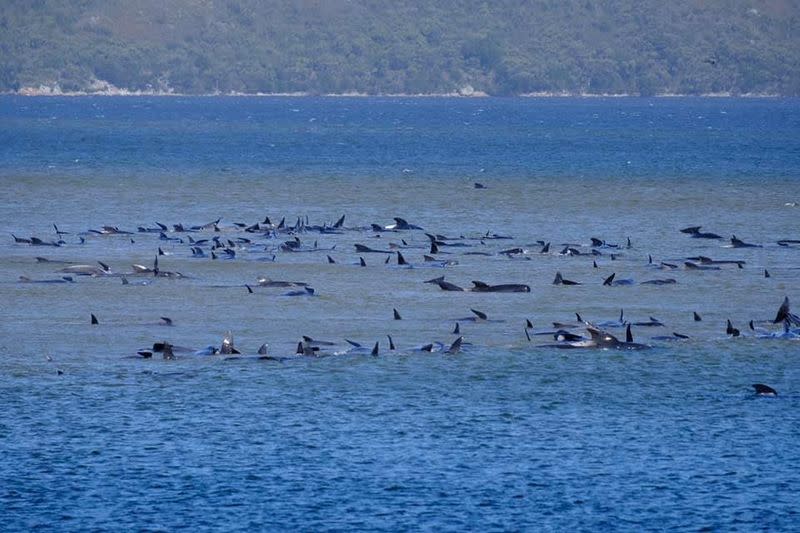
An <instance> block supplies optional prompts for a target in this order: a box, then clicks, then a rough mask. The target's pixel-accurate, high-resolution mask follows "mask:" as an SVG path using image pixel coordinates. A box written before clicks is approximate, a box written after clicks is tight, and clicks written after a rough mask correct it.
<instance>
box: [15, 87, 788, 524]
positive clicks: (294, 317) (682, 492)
mask: <svg viewBox="0 0 800 533" xmlns="http://www.w3.org/2000/svg"><path fill="white" fill-rule="evenodd" d="M0 120H2V122H3V124H4V127H3V128H2V132H0V202H2V204H3V205H2V210H0V227H2V228H5V230H6V232H7V233H11V232H13V233H15V234H16V235H18V236H25V237H28V236H30V235H36V236H39V237H41V238H44V239H52V238H55V234H54V232H53V229H52V226H51V224H52V223H56V224H58V226H59V228H60V229H62V230H65V231H69V232H70V235H66V236H64V240H65V241H66V244H65V245H64V246H61V247H58V248H52V247H32V246H28V245H20V244H14V243H13V240H12V239H11V237H10V236H9V237H8V238H7V239H5V240H3V241H2V242H0V250H1V251H2V255H1V256H0V291H2V295H3V300H4V302H5V305H4V306H3V311H2V316H0V369H2V372H0V391H2V398H3V399H4V400H5V403H6V406H5V409H3V410H2V411H0V451H1V452H2V457H3V459H2V461H0V509H2V515H3V516H4V517H5V519H6V520H5V522H6V527H7V528H8V529H11V530H21V529H30V528H32V527H41V528H44V529H56V530H64V529H92V528H98V529H100V528H102V529H111V528H114V529H117V528H119V529H123V528H125V529H128V528H142V529H164V530H174V529H182V528H192V529H220V528H225V529H241V530H244V529H253V528H261V529H265V528H269V529H285V530H290V529H298V528H302V529H315V530H317V529H321V530H323V529H324V530H330V529H354V528H358V529H409V528H415V529H416V528H420V529H429V530H455V529H457V530H463V529H467V528H469V529H545V530H564V529H583V530H596V529H600V528H607V529H627V530H641V529H666V528H674V529H679V530H684V529H691V530H697V529H701V528H709V529H711V530H735V529H739V530H752V529H753V528H763V529H775V530H783V529H792V528H793V527H794V524H795V522H796V521H797V517H796V514H797V511H796V506H795V505H794V498H793V494H796V493H797V492H798V489H800V486H799V483H798V480H797V477H796V476H795V475H794V474H793V471H792V470H793V469H792V466H793V465H795V464H797V462H798V459H800V454H799V453H798V452H797V446H796V443H797V442H798V432H799V431H800V430H799V429H798V428H800V425H798V423H797V421H798V416H797V414H796V413H797V412H798V410H797V407H798V403H800V395H798V393H797V392H796V391H797V390H798V388H799V386H798V383H800V381H799V380H798V377H800V376H799V375H798V370H797V365H796V361H797V358H798V356H800V342H797V341H787V340H765V339H756V338H753V337H752V336H747V337H745V338H737V339H732V338H729V337H728V336H727V335H726V334H725V321H726V320H727V319H728V318H730V319H731V320H732V321H733V323H734V324H735V325H736V326H737V327H739V328H740V329H741V330H742V331H743V332H744V333H745V335H749V332H748V331H747V329H748V328H747V322H748V321H749V320H751V319H755V320H761V319H770V318H772V317H774V313H775V311H776V309H777V307H778V305H779V304H780V302H781V301H782V299H783V297H784V296H789V298H790V299H792V301H797V300H798V297H800V294H798V290H797V283H796V277H797V274H798V254H800V249H798V248H796V247H795V248H785V247H780V246H778V245H777V244H776V241H777V240H778V239H800V227H799V226H798V224H797V217H798V213H800V211H798V209H800V208H797V207H791V206H787V205H785V204H787V203H790V202H795V201H798V200H800V187H798V169H799V168H800V135H798V133H800V131H799V130H800V105H798V101H796V100H753V101H750V100H727V99H720V100H716V99H714V100H702V99H655V100H648V99H624V100H616V99H614V100H545V101H541V100H516V99H514V100H504V99H486V100H451V99H405V100H404V99H399V100H395V99H291V98H288V99H229V98H224V99H203V98H188V99H183V98H160V99H159V98H154V99H148V98H133V99H125V98H70V99H59V98H53V99H21V98H11V97H0ZM475 181H479V182H482V183H484V184H486V186H487V188H486V189H484V190H476V189H474V188H473V187H472V183H473V182H475ZM342 214H345V215H346V226H349V227H362V226H368V225H369V224H371V223H378V224H381V225H387V224H390V223H392V217H394V216H401V217H404V218H406V219H408V220H409V221H410V222H412V223H414V224H418V225H420V226H422V227H424V228H425V229H426V230H428V231H431V232H433V233H439V234H444V235H448V236H459V235H465V236H467V237H479V236H481V235H484V234H486V232H487V231H488V232H493V233H498V234H507V235H510V236H513V240H486V241H484V243H483V244H481V243H480V241H479V240H477V239H476V240H471V241H467V242H468V243H469V244H472V245H473V246H472V247H471V248H452V249H447V250H444V251H446V252H450V254H448V255H444V254H443V255H442V256H441V257H445V258H448V259H453V260H456V261H458V265H455V266H451V267H447V268H445V269H437V268H428V267H425V266H424V264H423V259H422V255H423V254H424V253H426V252H427V241H428V239H427V238H426V237H425V236H424V234H423V232H421V231H408V232H401V233H382V234H381V237H379V238H376V237H375V236H374V235H375V234H374V233H373V232H371V231H356V230H352V231H348V232H346V233H345V234H344V235H319V234H314V233H303V234H300V235H299V237H300V238H301V239H302V240H303V242H304V243H305V244H307V245H309V246H311V245H313V243H314V241H315V240H316V241H317V244H318V247H319V248H320V249H324V248H331V247H334V246H335V249H333V250H326V251H316V252H310V253H287V252H280V251H273V250H275V249H276V247H277V246H279V244H280V243H281V242H283V241H284V240H286V239H288V238H290V237H287V236H281V237H280V238H277V239H266V238H262V237H261V236H260V235H259V234H244V233H242V232H241V231H236V230H235V229H234V226H233V223H234V222H244V223H247V224H252V223H254V222H257V221H261V220H263V218H264V216H269V217H270V218H271V219H272V220H273V221H277V220H279V219H280V218H281V217H283V216H286V217H287V222H288V223H289V224H290V225H292V224H294V222H295V220H296V219H297V217H305V216H308V218H309V221H310V222H311V223H312V224H320V223H323V222H329V223H332V222H334V221H335V220H336V219H338V218H339V216H341V215H342ZM218 217H222V221H221V223H220V226H221V229H222V232H220V233H219V235H222V236H223V238H233V237H235V236H240V235H246V236H247V237H249V238H252V239H253V241H254V246H253V249H252V250H251V251H240V252H239V254H238V257H237V259H236V260H233V261H223V260H218V261H212V260H210V259H207V258H206V259H194V258H192V257H191V255H190V253H189V251H188V246H187V245H185V244H184V245H179V244H174V243H166V242H163V241H159V240H158V237H157V235H155V234H138V233H137V234H134V235H132V236H96V235H85V239H86V243H85V244H78V234H79V233H81V232H85V231H86V230H88V229H90V228H94V229H97V228H99V227H100V226H102V225H114V226H119V227H120V228H122V229H126V230H132V231H136V226H139V225H143V226H150V227H152V226H154V225H155V222H156V221H157V222H162V223H166V224H174V223H179V222H180V223H184V224H187V225H192V224H204V223H206V222H209V221H211V220H214V219H216V218H218ZM700 224H702V225H703V226H704V229H705V230H706V231H714V232H716V233H719V234H720V235H722V236H723V237H725V238H726V239H727V238H729V237H730V236H731V235H732V234H736V235H737V236H738V237H740V238H741V239H743V240H745V241H747V242H754V243H759V244H762V245H763V247H762V248H750V249H730V248H725V247H723V245H724V244H725V243H726V241H708V240H700V239H690V238H688V237H687V236H686V235H683V234H681V233H679V232H678V229H680V228H682V227H685V226H690V225H700ZM192 235H193V236H194V237H195V238H198V237H200V236H205V237H212V236H214V235H215V234H214V233H213V232H211V233H208V234H205V235H198V234H192ZM170 236H180V237H183V238H186V234H172V233H171V234H170ZM590 237H599V238H602V239H606V240H607V241H608V242H611V243H619V244H625V241H626V238H628V237H630V238H631V241H632V247H631V248H630V249H623V250H620V251H619V255H618V256H617V257H616V259H614V260H612V259H611V255H610V252H611V250H604V251H603V253H604V255H602V256H600V257H597V258H596V261H597V264H598V268H597V269H595V268H593V265H592V260H593V258H592V257H590V256H587V257H564V256H559V255H557V254H550V255H542V254H539V253H538V250H539V249H540V248H541V246H540V245H538V244H536V241H538V240H543V241H549V242H552V248H553V251H556V252H557V251H558V250H560V249H561V248H562V246H561V245H562V243H580V244H583V246H582V247H581V250H583V251H588V250H589V248H588V244H589V240H590ZM131 238H133V240H134V241H135V242H133V243H132V242H130V240H131ZM401 239H405V241H406V242H407V243H408V244H409V245H410V246H411V247H410V248H408V249H404V250H403V254H404V256H405V257H406V259H407V260H409V261H410V262H412V263H414V264H415V265H416V266H417V268H411V269H404V268H398V267H397V266H396V265H388V266H387V265H384V264H383V259H384V257H385V256H384V255H382V254H363V256H364V258H365V260H366V262H367V267H365V268H362V267H359V266H357V262H358V255H357V254H355V253H354V251H353V244H355V243H362V244H366V245H369V246H372V247H374V248H380V249H386V248H388V246H389V243H397V244H399V243H400V242H401V241H400V240H401ZM159 246H161V247H162V248H163V250H164V251H166V252H167V253H168V254H169V255H166V256H162V257H161V258H160V267H161V268H162V270H177V271H180V272H182V273H184V274H186V275H187V276H189V278H187V279H180V280H168V279H162V278H159V279H151V278H137V277H130V280H131V285H127V286H123V285H122V284H121V281H120V278H119V277H102V278H85V277H78V278H76V281H75V283H72V284H55V285H50V284H27V283H18V282H17V278H18V276H20V275H27V276H29V277H31V278H33V279H39V280H41V279H53V278H57V277H58V276H60V275H61V274H59V273H57V272H56V270H58V269H59V268H60V265H54V264H49V263H36V262H35V260H34V257H35V256H45V257H47V258H49V259H53V260H69V261H77V262H81V263H93V262H95V261H98V260H99V261H103V262H105V263H108V264H109V265H110V266H111V268H112V270H113V271H114V272H125V271H129V270H130V265H131V264H132V263H140V264H144V265H151V264H152V261H153V257H154V255H155V252H156V250H157V248H158V247H159ZM415 246H417V247H415ZM514 246H522V247H524V248H526V249H527V250H528V251H529V252H530V253H528V254H526V255H525V258H523V259H509V258H507V257H505V256H503V255H496V252H497V251H499V250H503V249H507V248H511V247H514ZM465 251H482V252H490V253H494V254H495V255H492V256H479V255H463V254H464V252H465ZM273 253H275V255H276V261H275V262H274V263H273V262H262V261H258V260H257V259H258V258H264V257H267V258H269V257H271V256H272V254H273ZM326 255H331V256H332V257H333V258H334V259H335V260H336V261H337V263H336V264H328V263H327V260H326ZM648 255H652V256H653V259H654V260H655V261H656V262H660V261H662V260H664V261H673V262H676V263H678V264H681V263H682V261H683V259H684V258H685V257H687V256H693V255H706V256H710V257H713V258H714V259H741V260H745V261H746V265H745V266H744V268H742V269H737V268H735V267H729V266H726V267H723V268H722V270H720V271H711V272H693V271H686V270H684V269H678V270H674V271H661V270H654V269H653V268H652V267H649V266H648V264H647V263H648ZM392 263H395V261H394V260H393V261H392ZM765 268H766V269H768V270H769V272H770V274H771V277H770V278H768V279H767V278H764V275H763V270H764V269H765ZM557 270H559V271H561V272H562V273H563V274H564V277H566V278H569V279H574V280H578V281H581V282H582V283H583V285H580V286H575V287H565V286H554V285H552V284H551V282H552V280H553V277H554V274H555V272H556V271H557ZM612 272H616V273H617V278H618V279H622V278H632V279H634V280H636V281H637V282H641V281H644V280H647V279H652V278H663V277H670V278H674V279H676V280H677V283H676V284H675V285H668V286H661V287H658V286H647V285H639V284H636V285H633V286H623V287H603V286H602V280H603V279H604V278H605V277H606V276H608V275H610V274H611V273H612ZM440 275H445V276H446V279H447V280H448V281H451V282H453V283H457V284H458V285H461V286H469V285H470V282H471V281H472V280H483V281H486V282H489V283H503V282H514V283H526V284H529V285H530V286H531V292H530V293H523V294H480V293H470V292H465V293H450V292H443V291H440V290H439V289H438V288H436V287H435V286H432V285H429V284H423V283H422V281H424V280H427V279H431V278H434V277H437V276H440ZM259 276H267V277H270V278H273V279H282V280H284V279H287V280H296V281H305V282H308V283H309V284H310V285H311V286H313V287H314V288H315V289H316V296H315V297H313V298H311V297H310V298H297V297H287V296H283V293H285V292H286V289H266V288H262V289H256V292H255V293H254V294H248V292H247V290H246V289H245V288H244V285H245V284H251V285H252V284H254V283H255V280H256V278H257V277H259ZM140 281H146V282H148V284H147V285H145V286H139V285H137V284H136V283H137V282H140ZM393 308H396V309H397V310H398V311H399V312H400V313H401V315H402V318H403V319H402V320H400V321H395V320H392V309H393ZM470 308H474V309H478V310H482V311H484V312H486V313H487V314H488V315H489V318H490V319H492V321H489V322H487V323H472V322H464V321H461V322H460V328H461V332H462V334H463V335H464V337H465V341H467V342H469V343H471V344H470V345H469V346H467V347H466V348H465V350H464V351H463V353H461V354H459V355H458V356H444V355H442V354H427V353H424V354H421V353H418V352H414V351H413V350H412V348H413V347H416V346H419V345H422V344H425V343H428V342H432V341H440V342H442V343H445V344H447V343H449V342H451V341H452V340H453V339H454V338H455V335H452V334H451V331H452V329H453V326H454V324H455V321H456V319H460V318H464V317H467V316H470V315H471V312H470ZM620 309H624V311H625V316H626V318H628V319H630V320H633V321H640V320H647V318H648V317H649V316H655V317H656V318H658V319H660V320H661V321H663V322H664V323H665V324H666V327H661V328H646V327H634V334H635V335H636V340H637V341H639V342H646V343H649V344H652V345H653V349H651V350H647V351H641V352H616V351H610V352H608V351H560V350H554V349H550V348H540V347H537V346H536V345H537V344H545V343H547V342H550V341H549V339H548V338H547V337H534V342H533V343H529V342H528V341H527V340H526V338H525V335H524V332H523V324H524V321H525V319H530V320H531V321H532V322H533V323H534V326H535V328H534V329H536V330H545V329H547V328H548V327H549V325H550V322H552V321H555V320H558V321H571V320H574V313H575V312H579V313H580V314H581V315H582V317H583V318H586V319H588V320H593V321H601V320H612V319H616V318H617V316H618V314H619V310H620ZM692 311H697V312H699V313H700V314H701V315H702V316H703V321H702V322H694V321H693V320H692ZM90 313H94V314H96V315H97V316H98V318H99V320H100V324H99V325H98V326H91V325H90V324H89V316H90ZM161 316H169V317H171V318H172V319H173V320H174V323H175V326H174V327H165V326H161V325H158V322H159V317H161ZM227 330H230V331H232V332H233V334H234V335H235V339H236V343H237V346H238V347H240V348H241V349H243V350H244V351H246V352H248V353H254V352H255V350H256V349H257V348H258V346H260V345H261V343H263V342H267V343H269V344H270V350H271V353H273V354H281V355H282V354H290V353H291V352H292V351H293V350H294V346H295V345H296V343H297V341H298V340H299V338H300V336H301V335H310V336H312V337H315V338H320V339H329V340H333V341H336V342H337V347H336V348H335V350H344V349H345V348H346V345H345V343H344V339H345V338H349V339H352V340H355V341H358V342H361V343H363V344H364V345H365V346H370V347H371V346H372V344H373V343H374V342H375V341H380V343H381V356H380V357H378V358H372V357H364V356H360V355H340V356H334V357H328V358H320V359H310V360H309V359H303V360H291V361H285V362H283V363H278V362H271V361H255V360H250V359H246V360H238V361H225V360H221V359H220V358H218V357H184V358H179V359H178V360H176V361H163V360H160V359H157V358H156V359H154V360H150V361H147V360H141V359H136V358H133V357H132V356H134V355H135V353H136V351H137V349H140V348H144V347H147V346H150V345H152V343H153V342H156V341H162V340H169V341H170V342H172V343H173V344H176V345H181V346H191V347H197V348H200V347H204V346H206V345H209V344H212V345H219V343H220V341H221V338H222V335H223V334H224V333H225V331H227ZM672 331H677V332H680V333H683V334H686V335H689V336H690V337H691V338H690V339H689V340H688V341H685V342H681V343H673V342H666V341H653V340H650V339H649V337H651V336H653V335H664V334H669V333H671V332H672ZM613 332H614V333H615V334H620V335H624V332H623V331H622V330H619V329H617V330H613ZM387 334H391V335H392V337H393V339H394V341H395V342H396V343H397V345H398V348H399V350H398V351H397V353H389V352H388V345H387V342H386V337H385V336H386V335H387ZM48 355H49V356H50V357H51V358H52V359H53V361H48V360H47V359H46V356H48ZM156 357H158V356H156ZM57 370H61V371H62V372H63V374H60V375H59V374H58V373H57ZM759 382H762V383H768V384H770V385H771V386H773V387H775V388H776V389H777V390H778V391H779V396H778V397H777V398H756V397H754V396H753V394H752V389H751V387H750V385H751V384H752V383H759Z"/></svg>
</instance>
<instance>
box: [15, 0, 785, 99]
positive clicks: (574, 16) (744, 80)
mask: <svg viewBox="0 0 800 533" xmlns="http://www.w3.org/2000/svg"><path fill="white" fill-rule="evenodd" d="M106 83H107V84H111V85H113V86H115V87H118V88H122V89H127V90H131V91H163V92H178V93H232V92H233V93H235V92H241V93H285V92H308V93H314V94H325V93H349V92H358V93H368V94H398V93H408V94H419V93H452V92H456V91H459V90H460V91H462V92H465V93H469V92H470V90H469V87H472V88H474V89H475V90H476V91H482V92H486V93H489V94H495V95H513V94H525V93H534V92H559V93H560V92H566V93H571V94H579V93H595V94H598V93H603V94H642V95H651V94H659V93H681V94H703V93H718V92H730V93H733V94H745V93H768V94H783V95H800V0H762V1H755V0H753V1H744V0H714V1H702V0H674V1H664V0H619V1H599V0H530V1H512V0H493V1H471V0H441V1H435V2H434V1H422V0H393V1H386V0H2V2H0V91H18V90H20V89H22V88H24V87H31V86H32V87H38V86H40V85H47V86H56V85H57V86H58V87H60V89H61V90H63V91H87V90H96V89H99V88H102V87H103V86H104V85H105V84H106Z"/></svg>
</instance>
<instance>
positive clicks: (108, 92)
mask: <svg viewBox="0 0 800 533" xmlns="http://www.w3.org/2000/svg"><path fill="white" fill-rule="evenodd" d="M0 96H24V97H33V98H37V97H85V96H116V97H158V98H161V97H177V98H212V97H220V98H231V97H233V98H309V97H311V98H464V99H473V98H478V99H480V98H531V99H540V98H547V99H555V98H587V99H588V98H609V99H610V98H748V99H755V98H798V96H792V95H782V94H769V93H742V94H734V93H730V92H719V93H701V94H680V93H660V94H654V95H651V96H641V95H637V94H627V93H625V94H603V93H570V92H548V91H543V92H533V93H521V94H515V95H509V96H496V95H491V94H487V93H485V92H483V91H474V92H470V93H464V92H459V91H454V92H450V93H385V94H381V93H379V94H368V93H357V92H345V93H324V94H317V93H310V92H303V91H297V92H285V93H241V92H230V93H179V92H168V91H129V90H126V89H118V88H114V89H105V90H99V91H62V90H61V89H60V88H58V87H55V88H54V87H48V86H44V85H42V86H40V87H23V88H21V89H19V90H18V91H5V92H0Z"/></svg>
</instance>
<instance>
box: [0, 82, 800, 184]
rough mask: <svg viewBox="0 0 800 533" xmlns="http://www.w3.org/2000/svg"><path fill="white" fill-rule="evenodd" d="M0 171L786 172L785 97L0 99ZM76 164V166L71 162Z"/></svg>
mask: <svg viewBox="0 0 800 533" xmlns="http://www.w3.org/2000/svg"><path fill="white" fill-rule="evenodd" d="M0 121H2V123H3V125H4V127H3V128H2V131H0V172H3V174H4V175H9V174H10V175H15V174H17V173H23V172H24V173H32V174H37V175H38V174H56V175H59V174H64V173H66V174H72V173H75V172H79V173H80V174H81V175H86V174H88V175H107V174H109V173H113V174H118V175H131V174H133V175H140V174H147V173H157V174H164V173H167V174H171V173H179V174H200V175H209V174H211V175H219V174H223V175H224V174H230V173H233V174H237V175H240V174H246V175H250V176H256V177H257V176H264V175H269V176H276V175H285V174H288V175H291V176H307V175H311V176H319V175H324V176H352V175H357V176H372V175H374V174H375V173H380V174H383V175H385V176H386V177H391V176H399V175H402V174H401V173H402V171H403V169H408V170H412V171H414V172H417V173H424V174H425V177H426V179H427V178H430V177H438V176H444V177H453V176H463V175H467V176H474V175H477V174H478V173H480V171H481V169H483V170H484V171H486V170H489V171H491V173H492V175H493V176H504V177H511V176H514V177H519V178H531V177H539V178H557V179H565V178H578V179H584V178H606V177H609V176H615V177H620V178H648V177H657V178H669V177H689V178H752V177H753V176H756V175H757V176H760V177H761V178H774V177H775V178H786V177H792V178H796V177H797V169H798V166H800V140H798V136H797V131H798V128H800V118H799V117H798V102H797V100H792V99H788V100H780V99H752V100H742V99H738V100H737V99H700V98H698V99H689V98H680V99H672V98H656V99H645V98H643V99H578V100H575V99H560V98H556V99H545V100H541V99H494V98H493V99H477V100H463V99H442V98H419V99H383V98H370V99H359V98H354V99H349V98H302V99H300V98H297V99H294V98H246V97H243V98H223V99H220V98H178V97H176V98H136V99H134V100H131V99H125V98H114V97H92V98H79V99H75V98H48V99H46V100H42V99H38V100H33V101H32V100H30V99H25V98H22V97H3V98H2V99H0ZM76 164H77V168H76Z"/></svg>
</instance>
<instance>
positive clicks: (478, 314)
mask: <svg viewBox="0 0 800 533" xmlns="http://www.w3.org/2000/svg"><path fill="white" fill-rule="evenodd" d="M470 311H472V312H473V313H475V316H477V317H478V318H479V319H481V320H486V313H484V312H482V311H478V310H476V309H470Z"/></svg>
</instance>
